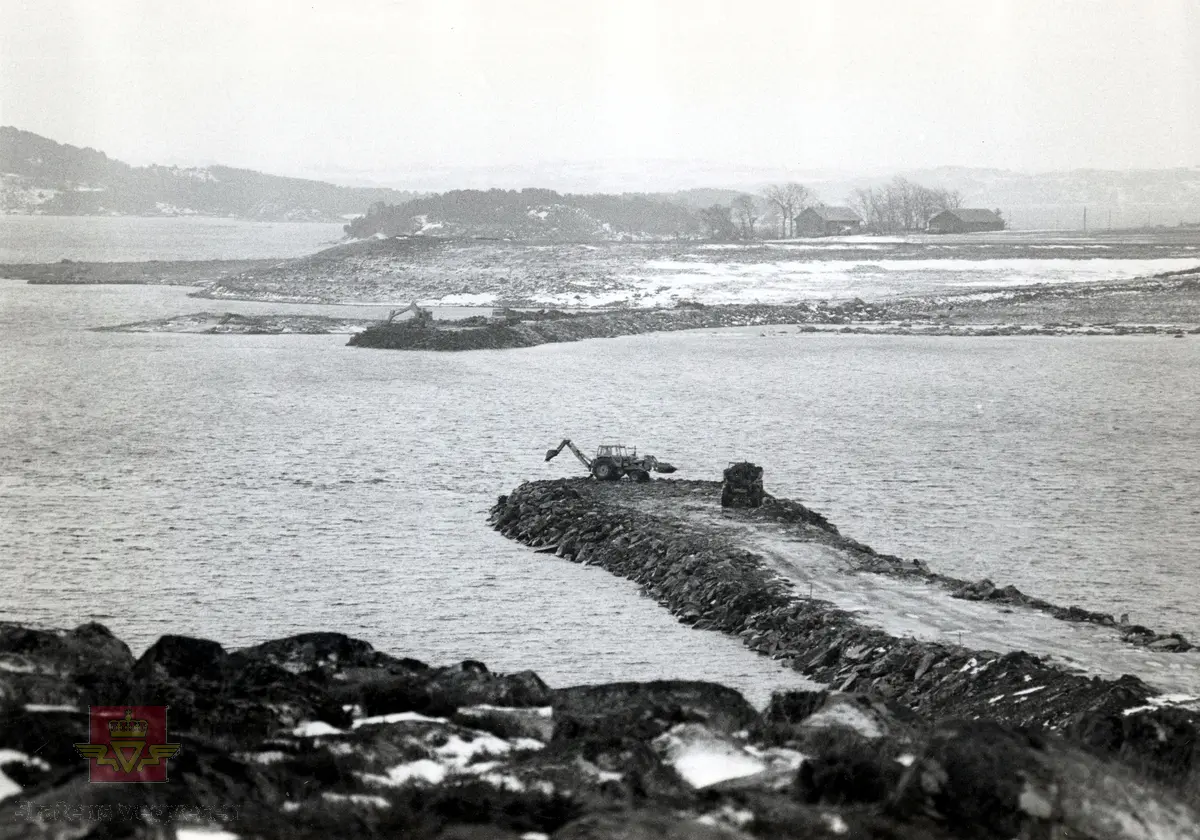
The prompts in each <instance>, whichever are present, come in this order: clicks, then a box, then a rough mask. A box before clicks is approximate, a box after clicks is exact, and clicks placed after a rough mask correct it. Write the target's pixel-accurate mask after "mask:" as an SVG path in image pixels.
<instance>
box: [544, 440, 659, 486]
mask: <svg viewBox="0 0 1200 840" xmlns="http://www.w3.org/2000/svg"><path fill="white" fill-rule="evenodd" d="M564 448H566V449H570V450H571V452H572V453H574V455H575V457H576V458H578V459H579V463H581V464H583V465H584V466H585V467H587V471H588V472H590V473H591V474H592V475H594V476H595V477H596V478H598V479H599V480H600V481H618V480H619V479H620V478H621V477H622V476H626V475H627V476H629V477H630V478H632V479H633V480H634V481H649V480H650V473H651V472H660V473H673V472H675V467H673V466H671V465H670V464H668V463H667V462H666V461H660V460H658V459H657V458H655V457H654V456H653V455H642V456H640V457H639V456H638V454H637V449H632V450H629V449H626V448H625V447H624V446H622V445H621V444H619V443H609V444H604V445H602V446H599V447H597V448H596V457H594V458H589V457H587V456H586V455H584V454H583V453H582V452H580V451H579V447H578V446H576V445H575V444H574V443H572V442H571V439H570V438H563V442H562V443H560V444H559V445H558V446H556V447H554V448H553V449H548V450H546V460H547V461H549V460H550V459H551V458H554V457H555V456H557V455H558V453H560V452H562V451H563V449H564Z"/></svg>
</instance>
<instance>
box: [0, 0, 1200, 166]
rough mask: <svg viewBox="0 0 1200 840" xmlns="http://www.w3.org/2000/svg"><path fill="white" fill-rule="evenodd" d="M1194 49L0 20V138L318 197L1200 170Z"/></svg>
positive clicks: (871, 22)
mask: <svg viewBox="0 0 1200 840" xmlns="http://www.w3.org/2000/svg"><path fill="white" fill-rule="evenodd" d="M1198 47H1200V3H1198V2H1197V0H1157V1H1155V0H1136V1H1135V0H1120V2H1102V1H1101V0H1079V2H1062V0H1029V2H1024V0H1022V1H1021V2H994V3H988V2H977V0H969V1H968V0H953V2H894V0H848V1H847V2H842V3H838V2H830V1H829V0H821V2H804V1H803V0H779V2H752V0H736V2H735V1H734V0H730V1H729V2H705V0H678V1H677V0H639V1H638V2H628V3H624V2H589V3H586V4H585V3H582V2H573V0H546V2H526V0H491V1H490V2H488V1H487V0H480V2H448V1H447V0H427V2H420V3H417V2H384V0H345V2H335V0H322V2H317V3H308V2H298V0H257V2H255V0H237V2H225V0H207V2H179V0H145V1H144V2H141V1H140V0H104V2H96V1H95V0H36V2H34V1H33V0H31V1H30V2H19V0H0V124H5V125H14V126H17V127H18V128H23V129H27V130H29V131H34V132H36V133H38V134H43V135H46V136H48V137H51V138H53V139H55V140H58V141H60V142H67V143H73V144H75V145H87V146H92V147H95V148H98V149H101V150H103V151H105V152H106V153H108V154H109V155H110V156H112V157H116V158H119V159H123V160H127V161H129V162H131V163H139V164H141V163H151V162H158V163H176V164H189V163H194V164H203V163H213V162H221V163H227V164H232V165H237V166H246V167H252V168H255V169H262V170H266V171H270V172H277V173H286V174H300V175H313V176H326V177H327V176H329V175H330V174H331V173H336V172H345V173H347V174H349V173H359V174H360V175H362V176H363V177H375V176H378V177H380V178H383V179H387V178H389V177H391V176H397V177H399V175H402V174H403V173H405V172H411V171H414V170H418V169H420V168H422V167H429V166H438V167H485V168H488V167H503V166H518V167H524V168H529V167H532V166H536V165H539V164H541V165H545V164H547V163H549V164H551V165H555V164H556V162H558V161H570V162H576V163H604V162H611V161H623V162H624V163H625V165H629V162H630V161H633V162H635V164H634V165H636V162H638V161H654V162H659V163H661V162H662V161H687V162H696V163H697V165H699V164H700V163H701V162H708V163H709V164H719V165H730V166H739V165H740V166H754V167H769V168H789V169H794V170H797V171H812V170H821V169H825V170H844V171H849V172H867V171H873V170H884V169H909V168H920V167H927V166H937V165H942V164H955V165H965V166H990V167H1002V168H1012V169H1025V170H1050V169H1068V168H1078V167H1098V168H1127V167H1169V166H1197V165H1200V49H1198ZM398 174H399V175H398Z"/></svg>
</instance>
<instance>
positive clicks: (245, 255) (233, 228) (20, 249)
mask: <svg viewBox="0 0 1200 840" xmlns="http://www.w3.org/2000/svg"><path fill="white" fill-rule="evenodd" d="M342 236H343V233H342V226H341V225H340V224H327V223H320V222H315V223H297V222H246V221H242V220H240V219H215V218H207V217H195V218H169V217H168V218H161V219H158V218H142V217H139V216H6V215H0V263H24V262H30V263H35V262H37V263H41V262H58V261H59V260H63V259H67V260H103V261H106V262H126V261H137V260H215V259H227V260H232V259H254V258H259V257H262V258H266V257H299V256H303V255H304V254H310V253H312V252H313V251H316V250H318V249H320V248H327V247H329V246H330V245H333V244H336V243H337V242H338V241H339V240H340V239H341V238H342Z"/></svg>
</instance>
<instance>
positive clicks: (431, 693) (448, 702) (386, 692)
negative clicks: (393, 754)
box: [336, 662, 551, 716]
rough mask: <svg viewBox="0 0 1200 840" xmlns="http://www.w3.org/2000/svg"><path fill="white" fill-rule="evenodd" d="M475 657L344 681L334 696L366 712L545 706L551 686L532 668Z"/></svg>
mask: <svg viewBox="0 0 1200 840" xmlns="http://www.w3.org/2000/svg"><path fill="white" fill-rule="evenodd" d="M477 664H478V663H471V662H465V663H463V664H462V665H459V666H455V667H450V668H431V669H428V670H426V671H422V672H416V673H406V674H403V675H399V676H391V677H388V678H385V679H381V680H379V681H376V682H371V683H364V684H361V685H357V686H347V687H346V688H345V689H344V690H338V691H337V692H336V696H337V697H339V698H340V699H341V700H342V701H343V702H344V703H347V704H355V703H356V704H358V705H360V706H361V707H362V708H363V710H364V711H365V712H366V713H367V714H369V715H386V714H390V713H393V712H409V711H412V712H421V713H422V714H428V715H438V716H445V715H452V714H454V712H455V710H457V709H458V708H459V707H462V706H479V705H490V706H506V707H515V708H529V707H540V706H549V705H550V700H551V693H550V689H549V688H548V687H547V686H546V684H545V683H544V682H542V680H541V679H540V678H539V677H538V676H537V674H534V673H533V672H532V671H522V672H520V673H517V674H509V675H503V674H492V673H489V672H488V671H487V670H486V669H483V670H480V669H479V668H478V667H477Z"/></svg>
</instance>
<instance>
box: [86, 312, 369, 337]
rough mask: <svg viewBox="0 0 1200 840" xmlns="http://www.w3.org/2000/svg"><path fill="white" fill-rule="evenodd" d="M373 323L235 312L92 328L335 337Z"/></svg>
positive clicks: (313, 316)
mask: <svg viewBox="0 0 1200 840" xmlns="http://www.w3.org/2000/svg"><path fill="white" fill-rule="evenodd" d="M373 323H375V322H374V321H373V320H370V319H367V318H335V317H333V316H330V315H241V314H238V313H236V312H195V313H192V314H190V315H173V316H171V317H169V318H155V319H152V320H149V321H136V322H133V323H129V324H117V325H115V326H111V327H93V328H92V331H93V332H119V333H189V334H202V335H332V334H339V333H340V334H353V333H356V332H358V331H360V330H363V329H366V328H367V327H368V326H370V325H371V324H373Z"/></svg>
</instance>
